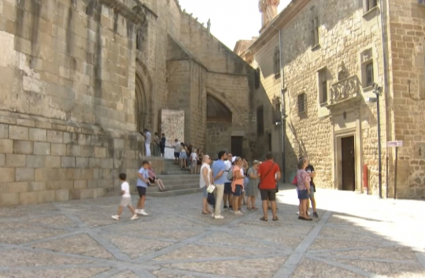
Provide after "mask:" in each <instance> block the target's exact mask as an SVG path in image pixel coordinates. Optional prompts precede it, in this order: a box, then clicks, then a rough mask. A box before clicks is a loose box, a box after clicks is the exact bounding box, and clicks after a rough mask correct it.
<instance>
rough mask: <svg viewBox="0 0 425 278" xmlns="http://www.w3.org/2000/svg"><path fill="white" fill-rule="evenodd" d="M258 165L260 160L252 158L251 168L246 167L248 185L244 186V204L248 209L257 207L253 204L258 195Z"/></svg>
mask: <svg viewBox="0 0 425 278" xmlns="http://www.w3.org/2000/svg"><path fill="white" fill-rule="evenodd" d="M259 166H260V161H258V160H254V163H253V165H252V167H251V168H249V169H248V172H247V173H248V179H249V181H248V185H247V186H246V187H245V195H246V198H247V200H246V204H247V208H248V209H249V210H250V209H254V210H256V209H258V208H257V207H256V206H255V198H256V197H257V196H258V192H259V190H258V181H259V177H258V167H259Z"/></svg>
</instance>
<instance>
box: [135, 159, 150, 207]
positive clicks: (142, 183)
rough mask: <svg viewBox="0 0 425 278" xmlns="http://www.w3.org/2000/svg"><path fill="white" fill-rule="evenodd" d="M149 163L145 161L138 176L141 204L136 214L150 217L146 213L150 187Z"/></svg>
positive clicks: (138, 203)
mask: <svg viewBox="0 0 425 278" xmlns="http://www.w3.org/2000/svg"><path fill="white" fill-rule="evenodd" d="M148 168H149V161H147V160H144V161H143V162H142V167H141V168H140V169H139V174H138V175H137V192H139V197H140V199H139V202H137V209H136V213H137V214H141V215H148V214H147V213H146V211H145V200H146V188H147V187H148V186H149V179H148V178H149V172H148Z"/></svg>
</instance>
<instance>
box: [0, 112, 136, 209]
mask: <svg viewBox="0 0 425 278" xmlns="http://www.w3.org/2000/svg"><path fill="white" fill-rule="evenodd" d="M0 130H1V132H0V176H1V177H2V179H1V182H0V191H1V193H0V206H6V205H17V204H32V203H44V202H53V201H66V200H72V199H85V198H96V197H102V196H105V195H106V194H107V193H108V192H113V191H114V190H117V191H116V192H118V190H119V189H118V188H119V186H120V183H119V181H118V179H117V178H118V174H119V173H121V172H125V173H127V175H128V180H129V181H130V182H132V181H134V179H135V178H136V177H137V169H138V168H139V166H140V164H139V158H140V156H141V154H140V152H139V150H141V148H142V145H143V142H142V141H141V140H138V138H139V137H138V136H137V135H136V134H131V133H125V132H119V131H117V132H105V131H103V130H101V129H100V128H96V127H93V126H91V125H77V124H71V123H69V122H65V121H59V120H46V119H44V118H41V117H34V116H32V117H29V116H24V115H20V114H17V113H5V112H1V113H0ZM132 185H133V183H132Z"/></svg>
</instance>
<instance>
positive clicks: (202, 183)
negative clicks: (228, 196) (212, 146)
mask: <svg viewBox="0 0 425 278" xmlns="http://www.w3.org/2000/svg"><path fill="white" fill-rule="evenodd" d="M210 163H211V158H210V157H209V156H208V155H204V156H203V157H202V166H201V171H200V175H199V187H200V188H202V192H203V193H202V197H203V198H202V214H210V213H211V211H210V210H209V209H208V202H207V197H208V191H207V188H208V186H209V185H212V180H213V179H212V171H211V166H210Z"/></svg>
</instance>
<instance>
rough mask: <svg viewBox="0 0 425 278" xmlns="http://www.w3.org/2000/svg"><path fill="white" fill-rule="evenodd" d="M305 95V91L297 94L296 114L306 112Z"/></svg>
mask: <svg viewBox="0 0 425 278" xmlns="http://www.w3.org/2000/svg"><path fill="white" fill-rule="evenodd" d="M305 98H306V96H305V93H302V94H299V95H298V115H304V114H305V113H306V103H305V102H306V99H305Z"/></svg>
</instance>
